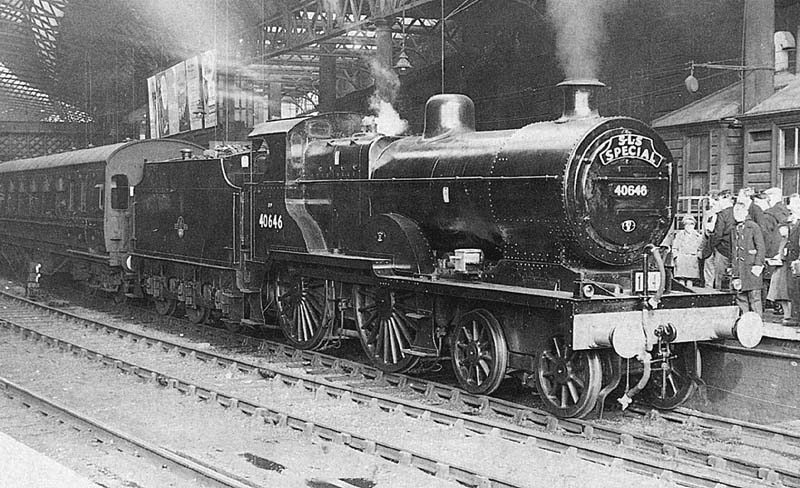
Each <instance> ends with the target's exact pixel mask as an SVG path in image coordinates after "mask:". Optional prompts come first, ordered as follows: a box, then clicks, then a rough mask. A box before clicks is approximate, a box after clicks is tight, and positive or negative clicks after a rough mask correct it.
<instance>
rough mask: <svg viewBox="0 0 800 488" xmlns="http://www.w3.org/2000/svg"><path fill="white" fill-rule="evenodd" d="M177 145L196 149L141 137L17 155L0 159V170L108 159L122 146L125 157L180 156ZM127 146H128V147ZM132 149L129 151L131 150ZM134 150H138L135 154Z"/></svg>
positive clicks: (27, 169)
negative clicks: (70, 148)
mask: <svg viewBox="0 0 800 488" xmlns="http://www.w3.org/2000/svg"><path fill="white" fill-rule="evenodd" d="M177 146H184V147H187V148H192V149H196V148H198V147H199V146H196V145H195V144H192V143H189V142H185V141H177V140H170V139H146V140H141V141H129V142H120V143H117V144H109V145H107V146H98V147H91V148H88V149H79V150H77V151H67V152H63V153H58V154H49V155H47V156H39V157H36V158H27V159H17V160H13V161H7V162H5V163H0V173H10V172H14V171H29V170H36V169H48V168H59V167H63V166H73V165H79V164H90V163H102V162H106V163H107V162H109V161H110V160H111V159H112V158H113V157H114V155H115V154H117V153H119V152H120V151H122V150H123V149H125V152H126V157H128V158H130V157H131V156H137V157H138V158H141V159H142V160H153V159H160V158H164V157H166V156H165V154H172V152H171V151H172V150H171V149H170V148H172V149H174V157H175V158H179V157H180V151H179V150H178V149H177ZM128 148H130V149H128ZM131 153H133V154H131ZM136 153H138V154H136Z"/></svg>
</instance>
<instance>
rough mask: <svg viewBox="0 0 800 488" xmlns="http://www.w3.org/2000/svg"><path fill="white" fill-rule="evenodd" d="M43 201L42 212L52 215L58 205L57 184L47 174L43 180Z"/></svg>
mask: <svg viewBox="0 0 800 488" xmlns="http://www.w3.org/2000/svg"><path fill="white" fill-rule="evenodd" d="M42 203H43V209H42V213H43V214H44V215H47V216H49V217H52V216H53V211H54V210H55V207H56V194H55V185H53V184H52V183H51V181H50V178H49V177H47V176H45V177H44V181H43V182H42Z"/></svg>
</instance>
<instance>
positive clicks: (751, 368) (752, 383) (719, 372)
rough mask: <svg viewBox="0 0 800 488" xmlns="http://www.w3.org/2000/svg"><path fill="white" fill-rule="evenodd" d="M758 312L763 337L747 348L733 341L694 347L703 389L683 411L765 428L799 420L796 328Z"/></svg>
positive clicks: (799, 362)
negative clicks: (765, 426)
mask: <svg viewBox="0 0 800 488" xmlns="http://www.w3.org/2000/svg"><path fill="white" fill-rule="evenodd" d="M780 321H781V316H779V315H776V314H773V313H771V312H769V311H767V312H766V313H765V314H764V337H763V339H762V340H761V343H760V344H759V345H758V346H757V347H755V348H753V349H747V348H744V347H741V346H740V345H739V344H738V343H737V342H736V341H735V340H727V341H724V342H713V343H705V344H700V353H701V356H702V378H703V381H704V382H705V385H704V387H702V388H700V391H699V392H698V393H699V394H696V395H694V396H693V397H692V398H691V399H690V401H689V402H688V404H687V405H686V406H687V407H689V408H693V409H696V410H700V411H703V412H707V413H712V414H715V415H721V416H726V417H734V418H738V419H742V420H747V421H751V422H758V423H768V424H790V423H791V424H794V423H798V421H799V420H800V327H787V326H783V325H781V324H780Z"/></svg>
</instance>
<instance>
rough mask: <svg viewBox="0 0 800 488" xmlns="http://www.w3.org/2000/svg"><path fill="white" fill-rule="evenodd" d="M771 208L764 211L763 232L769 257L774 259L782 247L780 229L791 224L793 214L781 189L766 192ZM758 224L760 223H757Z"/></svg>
mask: <svg viewBox="0 0 800 488" xmlns="http://www.w3.org/2000/svg"><path fill="white" fill-rule="evenodd" d="M764 195H766V197H767V205H768V206H769V208H767V209H766V210H764V220H763V224H762V225H761V231H762V232H763V233H764V245H766V246H767V257H768V258H772V257H775V256H776V255H777V254H778V251H780V245H781V240H782V237H781V234H780V227H781V226H783V225H786V224H787V223H788V222H789V217H790V215H791V213H790V212H789V207H787V206H786V204H785V203H783V192H782V191H781V189H780V188H770V189H768V190H764ZM756 223H758V222H756Z"/></svg>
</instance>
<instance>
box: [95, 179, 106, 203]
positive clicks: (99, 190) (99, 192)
mask: <svg viewBox="0 0 800 488" xmlns="http://www.w3.org/2000/svg"><path fill="white" fill-rule="evenodd" d="M105 189H106V187H105V185H103V184H102V183H95V185H94V192H95V198H97V208H98V209H99V210H103V209H104V208H105V207H106V205H105V203H106V202H104V201H103V200H105V194H106V192H105Z"/></svg>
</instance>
